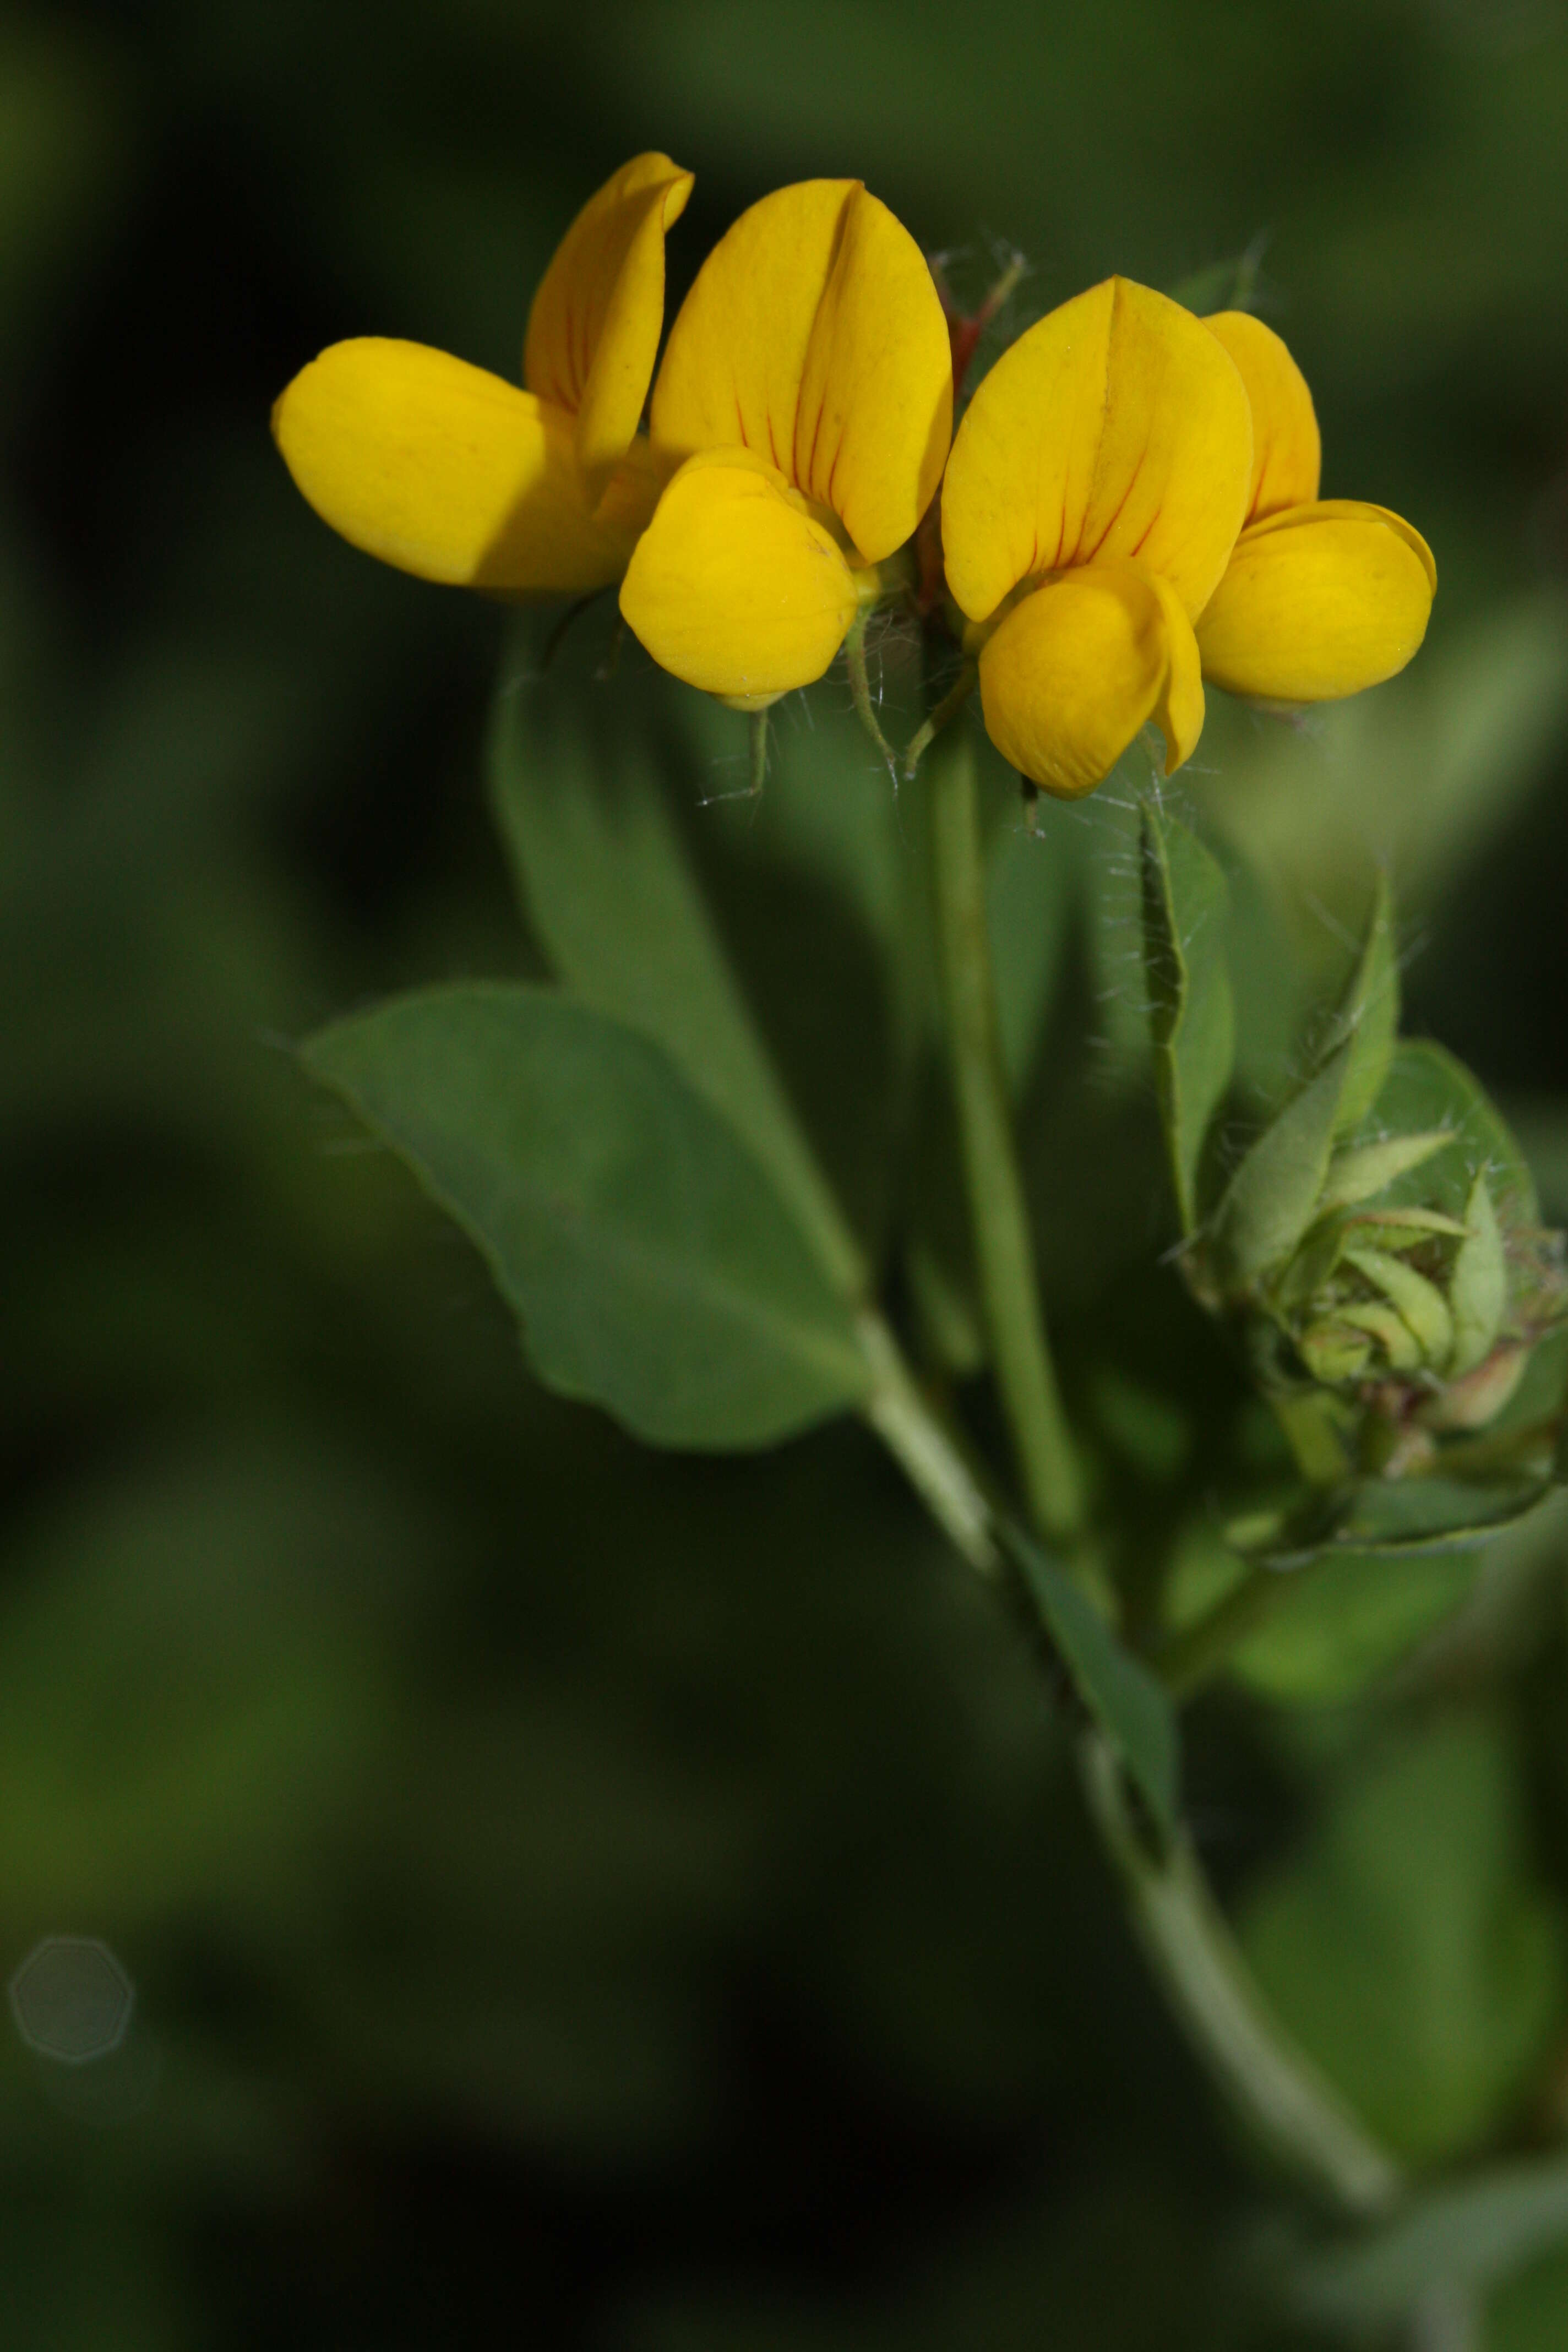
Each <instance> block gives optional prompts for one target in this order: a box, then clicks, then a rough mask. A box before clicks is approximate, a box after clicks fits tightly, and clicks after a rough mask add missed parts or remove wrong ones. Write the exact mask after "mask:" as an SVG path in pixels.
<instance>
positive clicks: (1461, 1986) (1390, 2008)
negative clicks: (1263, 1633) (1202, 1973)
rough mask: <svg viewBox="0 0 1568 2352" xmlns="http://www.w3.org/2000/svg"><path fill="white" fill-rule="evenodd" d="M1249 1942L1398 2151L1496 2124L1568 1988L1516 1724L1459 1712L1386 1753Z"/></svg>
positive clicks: (1438, 2145) (1459, 2144) (1345, 2085)
mask: <svg viewBox="0 0 1568 2352" xmlns="http://www.w3.org/2000/svg"><path fill="white" fill-rule="evenodd" d="M1241 1933H1242V1938H1243V1942H1244V1944H1245V1946H1246V1948H1247V1954H1248V1957H1249V1958H1250V1959H1251V1961H1252V1964H1253V1967H1254V1968H1255V1969H1256V1970H1257V1972H1258V1979H1259V1981H1260V1983H1261V1985H1262V1988H1263V1990H1264V1993H1265V1994H1266V1996H1267V1997H1268V1999H1269V2000H1271V2001H1272V2003H1273V2004H1274V2006H1275V2008H1276V2009H1277V2010H1278V2011H1279V2015H1280V2017H1281V2019H1282V2021H1283V2022H1284V2024H1285V2025H1286V2027H1287V2028H1288V2029H1289V2031H1290V2032H1293V2033H1294V2034H1295V2035H1296V2037H1297V2038H1298V2040H1299V2041H1300V2042H1301V2043H1302V2045H1303V2046H1304V2048H1305V2049H1306V2050H1307V2052H1308V2053H1309V2054H1310V2056H1311V2057H1313V2058H1315V2059H1316V2060H1317V2062H1318V2063H1319V2064H1320V2065H1321V2067H1322V2068H1323V2070H1324V2072H1325V2073H1326V2074H1328V2075H1329V2076H1330V2078H1331V2081H1333V2082H1334V2083H1336V2084H1338V2086H1339V2088H1340V2089H1341V2090H1342V2092H1343V2093H1344V2095H1345V2096H1346V2097H1347V2098H1348V2099H1349V2100H1350V2101H1351V2103H1352V2106H1354V2108H1355V2109H1356V2111H1357V2112H1358V2113H1359V2114H1360V2115H1361V2116H1363V2117H1364V2119H1365V2121H1366V2122H1367V2124H1368V2125H1369V2126H1370V2127H1371V2128H1372V2129H1373V2132H1374V2133H1376V2134H1377V2135H1378V2136H1379V2137H1382V2138H1383V2139H1384V2141H1385V2142H1386V2143H1387V2144H1388V2145H1389V2146H1390V2147H1393V2148H1394V2149H1395V2150H1396V2151H1397V2152H1398V2153H1400V2154H1401V2155H1403V2156H1405V2157H1406V2158H1409V2159H1410V2160H1412V2161H1413V2162H1416V2163H1426V2162H1431V2161H1434V2160H1436V2159H1439V2158H1448V2157H1452V2156H1455V2155H1458V2154H1459V2153H1460V2152H1462V2151H1463V2150H1464V2149H1465V2148H1466V2147H1470V2146H1473V2145H1474V2144H1475V2143H1476V2142H1477V2141H1478V2140H1479V2139H1480V2138H1481V2137H1483V2136H1485V2135H1487V2134H1489V2133H1490V2132H1491V2131H1493V2130H1495V2129H1496V2128H1497V2127H1498V2126H1500V2124H1501V2123H1502V2122H1503V2120H1504V2118H1505V2117H1506V2116H1507V2115H1508V2113H1509V2111H1510V2107H1511V2106H1512V2105H1513V2104H1514V2103H1515V2101H1516V2100H1517V2099H1518V2098H1519V2097H1520V2096H1521V2094H1522V2092H1523V2090H1524V2088H1525V2085H1526V2084H1527V2082H1528V2079H1529V2077H1530V2074H1531V2070H1532V2068H1533V2067H1534V2066H1535V2065H1536V2064H1537V2063H1538V2062H1539V2060H1540V2059H1541V2057H1542V2054H1543V2053H1544V2051H1545V2049H1546V2047H1547V2046H1548V2044H1549V2043H1550V2041H1551V2038H1552V2033H1553V2032H1554V2031H1555V2029H1556V2026H1557V2022H1558V2019H1559V2016H1560V2013H1561V2005H1562V1999H1563V1921H1562V1918H1561V1916H1560V1914H1559V1911H1558V1907H1557V1906H1556V1904H1555V1903H1554V1902H1553V1901H1552V1898H1551V1897H1550V1896H1549V1895H1547V1893H1546V1891H1545V1890H1544V1888H1543V1887H1542V1886H1541V1885H1539V1884H1538V1882H1537V1881H1536V1879H1535V1877H1534V1875H1533V1874H1532V1872H1531V1867H1530V1864H1529V1861H1528V1857H1527V1853H1526V1849H1525V1828H1524V1798H1523V1790H1522V1788H1521V1776H1520V1771H1519V1767H1518V1762H1517V1759H1516V1757H1515V1754H1514V1750H1513V1748H1512V1746H1511V1744H1510V1741H1509V1739H1508V1738H1507V1737H1506V1736H1505V1734H1504V1733H1503V1731H1502V1729H1501V1728H1500V1727H1499V1726H1498V1725H1496V1724H1494V1723H1493V1722H1492V1721H1491V1720H1490V1719H1489V1718H1488V1717H1481V1716H1463V1717H1454V1718H1450V1719H1448V1720H1447V1721H1444V1722H1441V1723H1439V1724H1437V1725H1436V1727H1431V1728H1427V1729H1424V1730H1422V1731H1420V1732H1418V1733H1415V1734H1414V1735H1411V1736H1408V1737H1407V1738H1405V1741H1404V1742H1403V1743H1402V1744H1401V1745H1398V1746H1395V1747H1393V1748H1389V1747H1386V1746H1384V1747H1380V1748H1379V1749H1378V1750H1377V1752H1376V1754H1375V1756H1374V1758H1373V1760H1372V1761H1371V1763H1370V1764H1369V1765H1367V1766H1365V1767H1363V1770H1362V1771H1361V1773H1360V1774H1359V1775H1358V1776H1356V1777H1355V1778H1353V1779H1352V1780H1350V1781H1349V1782H1347V1783H1346V1784H1344V1785H1343V1786H1342V1788H1341V1790H1339V1791H1338V1792H1337V1793H1336V1795H1335V1797H1334V1799H1333V1801H1332V1802H1331V1808H1330V1811H1329V1812H1328V1814H1327V1816H1326V1817H1325V1818H1324V1819H1323V1820H1322V1821H1321V1825H1320V1826H1319V1828H1318V1829H1317V1831H1316V1832H1315V1833H1314V1835H1313V1838H1312V1840H1311V1843H1310V1845H1309V1846H1308V1847H1307V1849H1306V1850H1305V1852H1304V1853H1302V1854H1301V1856H1300V1859H1299V1860H1298V1861H1297V1862H1296V1863H1295V1864H1293V1865H1291V1866H1290V1867H1288V1868H1287V1869H1286V1870H1285V1871H1283V1872H1282V1873H1281V1874H1279V1876H1278V1877H1277V1878H1275V1879H1274V1880H1273V1882H1272V1883H1271V1884H1270V1885H1268V1886H1266V1887H1265V1888H1264V1889H1263V1890H1262V1891H1261V1892H1260V1893H1259V1894H1258V1895H1256V1896H1255V1897H1254V1898H1253V1899H1252V1900H1251V1902H1250V1903H1249V1904H1248V1905H1247V1907H1246V1910H1245V1912H1244V1915H1243V1918H1242V1923H1241Z"/></svg>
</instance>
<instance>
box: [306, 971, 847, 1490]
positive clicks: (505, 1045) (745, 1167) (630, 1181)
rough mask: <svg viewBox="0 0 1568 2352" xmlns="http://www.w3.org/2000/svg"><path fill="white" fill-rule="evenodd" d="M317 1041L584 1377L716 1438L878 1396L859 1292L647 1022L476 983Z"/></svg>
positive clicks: (755, 1438)
mask: <svg viewBox="0 0 1568 2352" xmlns="http://www.w3.org/2000/svg"><path fill="white" fill-rule="evenodd" d="M304 1058H305V1062H306V1065H307V1066H308V1067H309V1068H310V1070H311V1071H312V1072H313V1073H314V1074H315V1075H316V1076H318V1077H321V1078H323V1079H325V1080H326V1081H327V1082H328V1084H330V1085H331V1086H334V1087H337V1089H338V1091H339V1092H340V1093H341V1094H342V1095H343V1096H345V1097H347V1099H348V1100H349V1102H350V1103H351V1104H353V1107H354V1108H355V1109H356V1110H357V1111H358V1112H359V1113H360V1115H361V1117H362V1118H363V1119H364V1120H365V1122H366V1124H367V1125H368V1126H370V1127H371V1128H372V1129H374V1130H375V1132H376V1133H378V1134H379V1135H381V1136H383V1137H384V1139H385V1140H386V1141H387V1142H388V1143H390V1144H391V1145H392V1146H393V1147H394V1149H395V1150H397V1151H398V1152H399V1153H400V1154H401V1155H402V1157H403V1158H404V1159H405V1160H407V1162H408V1163H409V1165H410V1166H411V1167H412V1168H413V1170H414V1171H415V1172H416V1175H417V1176H418V1177H419V1179H420V1181H422V1183H423V1184H424V1185H425V1187H426V1191H427V1192H430V1193H431V1194H432V1195H433V1196H434V1198H435V1199H436V1200H437V1201H438V1202H440V1203H441V1204H442V1206H443V1207H444V1208H446V1209H447V1210H448V1211H449V1212H450V1213H451V1214H452V1215H453V1216H454V1217H456V1219H457V1220H458V1223H459V1224H460V1225H461V1226H462V1227H463V1229H464V1231H465V1232H466V1233H468V1234H469V1235H470V1236H471V1238H472V1239H473V1240H474V1241H475V1242H476V1243H477V1244H478V1245H479V1248H480V1249H481V1250H482V1251H483V1253H484V1255H485V1257H486V1259H487V1260H488V1262H489V1265H490V1268H491V1271H492V1273H493V1274H494V1276H495V1278H496V1281H497V1283H498V1285H499V1286H500V1290H501V1292H502V1294H503V1296H504V1297H506V1299H507V1300H508V1302H509V1303H510V1305H511V1306H512V1307H514V1308H515V1309H516V1311H517V1313H518V1315H519V1316H520V1318H521V1321H522V1325H523V1332H524V1337H525V1339H526V1342H527V1346H528V1350H529V1354H530V1356H531V1360H532V1361H533V1363H534V1365H535V1367H536V1369H537V1370H538V1372H539V1374H540V1377H541V1379H542V1380H543V1381H545V1382H546V1383H547V1384H548V1385H549V1386H550V1387H552V1388H553V1389H556V1390H558V1391H560V1392H561V1393H562V1394H563V1395H566V1396H573V1397H584V1398H589V1399H592V1400H593V1401H594V1402H596V1403H599V1404H603V1405H605V1406H606V1407H607V1408H608V1409H609V1411H610V1412H613V1413H614V1414H615V1415H616V1418H617V1419H618V1420H620V1421H622V1422H624V1423H625V1424H626V1427H627V1428H628V1429H630V1430H632V1431H633V1432H634V1433H636V1434H637V1436H639V1437H643V1438H646V1439H647V1440H649V1441H650V1442H651V1443H653V1444H663V1445H691V1446H705V1447H715V1448H719V1447H731V1446H754V1445H764V1444H769V1443H770V1442H772V1441H773V1439H776V1438H780V1437H784V1436H787V1435H788V1434H790V1433H791V1432H793V1431H795V1430H799V1429H804V1428H806V1427H808V1426H809V1425H810V1424H811V1423H814V1422H817V1421H821V1420H824V1419H826V1417H827V1416H828V1415H829V1414H832V1413H835V1412H844V1411H846V1410H848V1409H850V1408H852V1407H854V1406H856V1405H858V1403H859V1402H860V1401H861V1399H862V1398H863V1396H864V1395H865V1392H866V1387H867V1371H866V1367H865V1363H864V1361H863V1360H862V1357H861V1355H860V1352H859V1349H858V1345H857V1342H856V1337H855V1329H854V1323H853V1318H852V1317H851V1315H850V1312H849V1309H848V1308H847V1307H846V1306H845V1305H844V1304H843V1303H842V1301H841V1300H840V1299H839V1297H837V1295H836V1293H835V1292H834V1291H833V1289H832V1288H831V1287H830V1286H829V1283H828V1281H827V1278H826V1276H825V1275H824V1273H823V1272H822V1269H821V1267H820V1265H818V1263H817V1261H816V1258H815V1257H814V1256H813V1255H811V1253H810V1252H809V1251H808V1249H807V1247H806V1244H805V1242H804V1240H803V1239H802V1238H801V1234H800V1232H799V1228H798V1226H797V1224H796V1223H795V1220H794V1219H793V1218H792V1217H791V1215H790V1214H789V1213H788V1211H787V1210H786V1209H785V1208H784V1205H783V1203H782V1202H781V1201H780V1198H779V1195H778V1193H777V1192H776V1191H775V1190H774V1189H773V1186H772V1185H771V1184H770V1183H769V1181H768V1180H767V1177H766V1176H765V1175H764V1174H763V1171H762V1169H761V1168H760V1167H759V1166H758V1165H757V1163H756V1161H755V1160H753V1159H752V1157H751V1156H750V1155H749V1154H748V1153H747V1152H746V1151H745V1150H742V1146H741V1145H740V1144H739V1143H738V1142H737V1141H736V1140H735V1139H734V1137H733V1135H732V1134H731V1130H730V1129H729V1128H728V1127H727V1126H726V1125H725V1124H724V1123H723V1121H722V1120H721V1119H720V1118H717V1117H716V1116H715V1115H714V1113H713V1111H712V1110H711V1108H710V1107H709V1106H708V1104H706V1103H705V1102H704V1101H703V1100H702V1099H701V1098H700V1097H699V1096H698V1095H697V1094H696V1093H694V1092H693V1090H692V1089H691V1087H689V1085H688V1084H687V1082H686V1080H685V1078H684V1077H683V1076H682V1075H681V1074H680V1072H679V1070H677V1068H676V1067H675V1066H674V1064H673V1063H672V1062H671V1061H670V1059H669V1057H668V1055H666V1054H664V1053H662V1052H660V1051H659V1049H658V1047H657V1046H655V1045H651V1044H650V1043H649V1042H648V1041H647V1039H646V1038H644V1037H640V1036H638V1035H637V1034H636V1033H635V1032H634V1031H632V1030H631V1029H628V1028H626V1027H624V1026H623V1025H621V1024H619V1023H616V1022H614V1021H610V1020H607V1019H605V1017H604V1015H603V1014H601V1013H595V1012H594V1011H592V1010H590V1009H589V1008H588V1007H586V1006H584V1005H580V1004H575V1003H572V1002H571V1000H570V999H568V998H565V997H563V996H560V995H558V994H557V993H556V992H554V991H553V990H549V989H541V988H531V987H524V986H482V985H475V986H468V987H456V988H447V989H437V990H433V991H431V992H428V993H426V994H420V995H416V996H406V997H403V998H400V999H398V1000H396V1001H395V1002H394V1003H390V1004H385V1005H382V1006H380V1007H379V1008H377V1009H375V1010H374V1011H372V1012H370V1013H362V1014H358V1015H355V1016H354V1017H353V1018H352V1019H349V1020H346V1021H340V1022H337V1023H335V1024H333V1025H332V1026H331V1028H329V1029H326V1030H323V1031H322V1032H321V1034H320V1035H319V1036H317V1037H315V1038H312V1039H311V1040H310V1043H309V1044H308V1045H306V1046H305V1048H304Z"/></svg>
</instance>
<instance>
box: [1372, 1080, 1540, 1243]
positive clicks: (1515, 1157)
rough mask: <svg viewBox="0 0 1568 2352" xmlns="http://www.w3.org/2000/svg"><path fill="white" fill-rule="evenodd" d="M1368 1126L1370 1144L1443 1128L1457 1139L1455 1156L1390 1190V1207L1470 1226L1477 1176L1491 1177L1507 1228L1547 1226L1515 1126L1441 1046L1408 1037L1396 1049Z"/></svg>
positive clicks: (1446, 1155) (1439, 1159) (1441, 1156)
mask: <svg viewBox="0 0 1568 2352" xmlns="http://www.w3.org/2000/svg"><path fill="white" fill-rule="evenodd" d="M1366 1128H1367V1133H1366V1135H1365V1138H1364V1139H1365V1140H1366V1141H1368V1142H1371V1141H1373V1140H1374V1139H1375V1140H1381V1139H1387V1138H1388V1137H1391V1136H1405V1135H1417V1134H1427V1133H1430V1132H1432V1131H1433V1130H1435V1129H1437V1128H1445V1129H1447V1131H1448V1133H1449V1134H1450V1135H1451V1136H1452V1138H1453V1149H1452V1150H1447V1151H1444V1152H1441V1153H1438V1154H1437V1155H1436V1157H1435V1158H1434V1159H1433V1160H1432V1162H1431V1164H1430V1166H1426V1165H1422V1166H1420V1167H1419V1168H1417V1169H1415V1170H1412V1171H1410V1172H1409V1173H1407V1174H1405V1175H1402V1176H1399V1177H1397V1178H1395V1179H1394V1182H1393V1183H1392V1184H1390V1185H1389V1186H1387V1187H1386V1188H1385V1190H1386V1194H1387V1200H1388V1204H1389V1205H1390V1206H1392V1207H1399V1206H1402V1205H1404V1204H1405V1203H1406V1202H1408V1203H1411V1204H1418V1205H1420V1206H1423V1207H1426V1208H1428V1209H1441V1210H1443V1211H1445V1212H1446V1213H1447V1214H1448V1215H1449V1216H1452V1217H1458V1218H1459V1219H1460V1220H1461V1221H1462V1222H1463V1223H1467V1224H1468V1222H1469V1205H1470V1196H1471V1194H1472V1192H1474V1189H1475V1181H1476V1178H1477V1177H1478V1176H1479V1175H1481V1174H1482V1173H1483V1172H1484V1173H1485V1175H1486V1178H1487V1181H1488V1187H1489V1192H1490V1194H1491V1202H1492V1206H1493V1208H1494V1210H1496V1211H1497V1213H1498V1214H1499V1216H1500V1220H1501V1221H1502V1222H1504V1223H1518V1224H1524V1225H1534V1224H1538V1223H1540V1215H1541V1213H1540V1204H1539V1202H1538V1201H1537V1199H1536V1192H1535V1180H1534V1178H1533V1177H1532V1176H1531V1172H1530V1167H1529V1163H1528V1162H1527V1160H1525V1158H1524V1155H1523V1153H1522V1152H1521V1150H1520V1148H1519V1145H1518V1143H1517V1142H1516V1141H1515V1139H1514V1137H1513V1135H1512V1134H1511V1132H1510V1129H1509V1126H1508V1122H1507V1121H1506V1119H1505V1118H1503V1116H1502V1114H1501V1112H1500V1110H1499V1109H1498V1108H1497V1106H1496V1104H1495V1103H1493V1102H1492V1101H1491V1100H1490V1098H1489V1096H1488V1095H1487V1093H1486V1092H1485V1090H1484V1088H1483V1087H1481V1086H1480V1085H1479V1083H1478V1082H1477V1080H1476V1079H1475V1078H1474V1077H1473V1076H1471V1074H1470V1072H1469V1071H1468V1069H1466V1067H1465V1066H1464V1064H1463V1063H1462V1062H1460V1061H1458V1060H1456V1058H1455V1057H1454V1055H1452V1054H1450V1053H1447V1052H1446V1051H1445V1049H1444V1048H1443V1047H1442V1046H1441V1045H1432V1044H1431V1043H1430V1042H1428V1041H1427V1040H1426V1039H1418V1040H1415V1041H1412V1040H1409V1039H1406V1040H1405V1042H1404V1043H1402V1044H1401V1045H1399V1046H1398V1047H1397V1048H1396V1049H1395V1052H1394V1060H1393V1062H1392V1064H1391V1065H1390V1067H1389V1072H1388V1076H1387V1078H1386V1080H1385V1081H1384V1087H1383V1090H1382V1092H1381V1093H1380V1095H1379V1096H1378V1098H1377V1101H1376V1103H1375V1104H1374V1105H1373V1109H1372V1112H1371V1114H1370V1116H1369V1118H1368V1119H1367V1122H1366Z"/></svg>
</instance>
